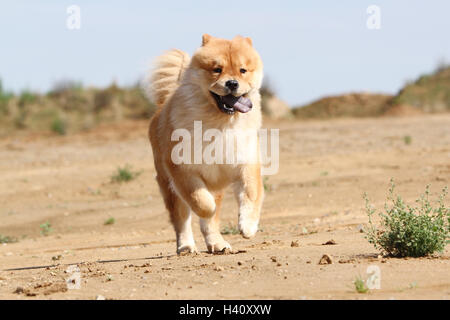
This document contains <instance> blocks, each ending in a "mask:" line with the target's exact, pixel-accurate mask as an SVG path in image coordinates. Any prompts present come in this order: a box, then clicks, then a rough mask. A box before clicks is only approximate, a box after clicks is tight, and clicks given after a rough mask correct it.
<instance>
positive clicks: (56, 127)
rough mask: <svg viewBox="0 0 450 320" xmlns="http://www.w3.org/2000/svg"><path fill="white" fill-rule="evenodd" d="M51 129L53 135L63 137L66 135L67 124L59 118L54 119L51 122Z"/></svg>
mask: <svg viewBox="0 0 450 320" xmlns="http://www.w3.org/2000/svg"><path fill="white" fill-rule="evenodd" d="M51 129H52V131H53V132H55V133H58V134H60V135H65V134H66V133H67V123H66V122H65V121H64V120H62V119H61V118H59V117H58V118H55V119H54V120H53V121H52V124H51Z"/></svg>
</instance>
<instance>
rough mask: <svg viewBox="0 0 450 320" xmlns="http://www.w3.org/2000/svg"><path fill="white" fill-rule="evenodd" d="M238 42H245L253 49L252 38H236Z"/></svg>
mask: <svg viewBox="0 0 450 320" xmlns="http://www.w3.org/2000/svg"><path fill="white" fill-rule="evenodd" d="M235 39H237V40H238V41H244V42H245V43H247V44H248V45H249V46H250V47H253V41H252V39H251V38H249V37H243V36H236V38H235Z"/></svg>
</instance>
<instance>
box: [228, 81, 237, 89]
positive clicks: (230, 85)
mask: <svg viewBox="0 0 450 320" xmlns="http://www.w3.org/2000/svg"><path fill="white" fill-rule="evenodd" d="M225 86H226V87H227V88H228V89H230V90H236V89H237V88H239V82H237V81H236V80H228V81H227V82H225Z"/></svg>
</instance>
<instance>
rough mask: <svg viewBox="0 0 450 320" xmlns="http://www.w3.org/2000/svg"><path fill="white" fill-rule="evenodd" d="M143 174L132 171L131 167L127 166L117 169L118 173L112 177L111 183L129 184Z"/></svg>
mask: <svg viewBox="0 0 450 320" xmlns="http://www.w3.org/2000/svg"><path fill="white" fill-rule="evenodd" d="M140 174H141V172H137V171H132V170H131V167H130V166H129V165H126V166H125V167H123V168H121V167H119V168H117V171H116V173H115V174H113V175H112V177H111V181H112V182H128V181H131V180H133V179H134V178H136V177H138V176H139V175H140Z"/></svg>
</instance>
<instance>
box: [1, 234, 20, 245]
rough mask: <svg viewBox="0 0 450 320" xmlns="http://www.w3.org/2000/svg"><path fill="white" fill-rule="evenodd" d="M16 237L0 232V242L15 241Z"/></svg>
mask: <svg viewBox="0 0 450 320" xmlns="http://www.w3.org/2000/svg"><path fill="white" fill-rule="evenodd" d="M17 241H18V240H17V238H14V237H10V236H3V235H1V234H0V243H14V242H17Z"/></svg>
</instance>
